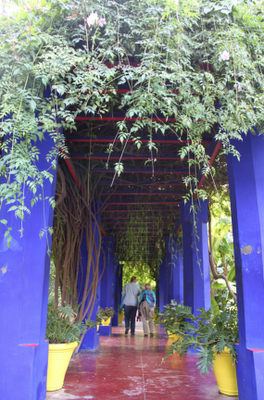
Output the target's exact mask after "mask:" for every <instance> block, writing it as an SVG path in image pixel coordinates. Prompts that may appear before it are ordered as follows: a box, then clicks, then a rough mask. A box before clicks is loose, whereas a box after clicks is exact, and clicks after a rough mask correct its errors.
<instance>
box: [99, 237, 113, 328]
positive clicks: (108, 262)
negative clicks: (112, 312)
mask: <svg viewBox="0 0 264 400" xmlns="http://www.w3.org/2000/svg"><path fill="white" fill-rule="evenodd" d="M102 251H104V253H105V270H104V274H103V277H102V280H101V293H100V307H102V308H106V307H108V308H110V307H113V308H114V307H115V274H116V268H115V258H114V238H110V237H104V238H102ZM102 258H103V257H102ZM111 324H112V320H111ZM106 328H107V329H108V330H107V329H106ZM106 331H107V332H108V333H106ZM99 333H100V334H103V335H110V334H111V326H110V328H108V327H102V329H101V327H100V329H99Z"/></svg>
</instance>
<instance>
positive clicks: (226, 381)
mask: <svg viewBox="0 0 264 400" xmlns="http://www.w3.org/2000/svg"><path fill="white" fill-rule="evenodd" d="M215 356H216V360H214V366H213V369H214V373H215V378H216V381H217V385H218V388H219V392H220V393H223V394H225V395H228V396H238V388H237V376H236V365H235V363H233V360H232V356H231V354H230V353H229V349H228V348H226V347H225V349H224V351H223V352H222V353H221V354H216V353H215Z"/></svg>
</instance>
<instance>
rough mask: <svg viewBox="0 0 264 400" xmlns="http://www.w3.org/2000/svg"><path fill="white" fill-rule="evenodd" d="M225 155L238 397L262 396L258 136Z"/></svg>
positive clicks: (262, 207) (259, 399)
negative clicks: (236, 329) (235, 307)
mask: <svg viewBox="0 0 264 400" xmlns="http://www.w3.org/2000/svg"><path fill="white" fill-rule="evenodd" d="M235 146H236V149H237V150H238V151H239V153H240V155H241V160H240V161H238V160H237V158H236V157H233V156H232V155H229V156H228V157H227V168H228V180H229V190H230V200H231V211H232V223H233V235H234V252H235V264H236V282H237V304H238V323H239V345H238V346H237V351H238V364H237V378H238V390H239V399H240V400H249V399H250V400H263V399H264V336H263V330H264V307H263V305H264V273H263V270H264V262H263V259H264V140H263V135H261V136H259V135H258V132H256V135H253V134H251V133H248V135H247V136H245V137H243V141H238V142H236V143H235Z"/></svg>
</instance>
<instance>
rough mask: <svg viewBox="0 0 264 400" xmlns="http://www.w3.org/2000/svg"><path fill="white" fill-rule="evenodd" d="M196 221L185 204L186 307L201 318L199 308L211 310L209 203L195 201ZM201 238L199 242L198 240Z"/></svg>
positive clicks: (183, 223) (183, 214)
mask: <svg viewBox="0 0 264 400" xmlns="http://www.w3.org/2000/svg"><path fill="white" fill-rule="evenodd" d="M195 205H196V211H195V220H194V217H193V213H192V212H191V211H190V207H191V204H190V202H189V201H188V202H187V203H186V204H184V201H183V200H182V202H181V224H182V233H183V263H184V304H185V305H186V306H189V307H191V308H192V312H193V313H194V314H195V315H198V311H197V309H198V308H201V307H203V308H205V309H206V310H208V309H209V308H210V307H211V298H210V270H209V250H208V237H207V221H208V210H207V206H208V200H205V201H203V202H202V201H201V202H198V201H195ZM197 236H198V238H197Z"/></svg>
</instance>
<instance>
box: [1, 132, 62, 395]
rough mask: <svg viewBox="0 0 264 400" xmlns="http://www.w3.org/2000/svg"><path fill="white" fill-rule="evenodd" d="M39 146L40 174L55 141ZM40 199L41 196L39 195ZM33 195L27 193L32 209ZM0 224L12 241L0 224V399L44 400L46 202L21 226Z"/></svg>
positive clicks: (49, 217) (50, 187) (11, 220)
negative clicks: (8, 235) (7, 230)
mask: <svg viewBox="0 0 264 400" xmlns="http://www.w3.org/2000/svg"><path fill="white" fill-rule="evenodd" d="M45 139H46V140H43V141H42V143H41V155H40V161H39V164H38V166H39V168H40V169H46V168H48V167H49V166H50V165H49V164H48V163H47V162H46V160H45V155H46V154H47V153H48V151H49V150H51V148H52V146H53V141H52V140H51V139H50V138H49V137H48V135H46V138H45ZM49 171H50V172H51V173H53V175H54V181H53V183H52V184H50V183H49V182H46V183H45V185H44V190H43V192H44V194H45V197H46V196H54V194H55V185H56V171H55V170H52V169H50V170H49ZM39 194H42V191H41V192H40V193H39ZM30 200H31V195H30V193H26V204H27V205H28V206H29V208H30V209H31V207H30ZM0 219H6V220H7V221H8V224H7V226H9V227H12V231H11V235H12V240H11V243H10V247H7V241H6V238H4V234H5V228H4V225H2V224H0V304H1V307H0V321H1V331H0V332H1V333H0V336H1V340H0V354H1V362H0V398H1V399H3V400H18V399H19V400H42V399H43V400H44V399H45V398H46V372H47V361H48V342H46V341H45V332H46V318H47V303H48V289H49V267H50V248H51V236H50V235H49V234H47V235H44V236H43V237H42V239H40V237H39V234H40V231H41V230H42V229H43V228H45V227H52V225H53V209H52V207H51V206H50V205H49V202H48V201H42V200H41V201H39V202H37V203H36V204H35V206H34V207H33V208H32V213H31V216H27V215H26V217H25V221H24V222H23V227H24V232H23V236H22V237H21V236H20V232H19V230H20V228H21V221H20V220H19V219H17V218H15V216H14V215H13V213H12V212H7V207H3V208H2V210H1V215H0Z"/></svg>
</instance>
